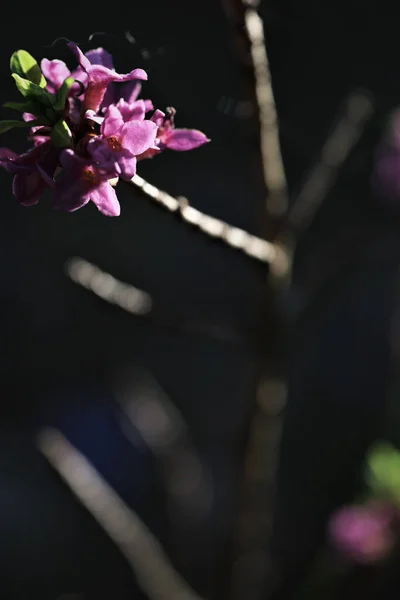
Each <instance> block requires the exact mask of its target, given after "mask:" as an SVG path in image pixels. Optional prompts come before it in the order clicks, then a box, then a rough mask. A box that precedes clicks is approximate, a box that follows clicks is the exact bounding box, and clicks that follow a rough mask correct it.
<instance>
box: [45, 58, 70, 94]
mask: <svg viewBox="0 0 400 600" xmlns="http://www.w3.org/2000/svg"><path fill="white" fill-rule="evenodd" d="M40 67H41V69H42V73H43V75H44V76H45V78H46V79H47V82H48V83H49V84H50V85H51V87H54V89H56V90H57V89H58V88H59V87H61V85H62V84H63V82H64V81H65V80H66V79H67V77H70V75H71V71H70V70H69V69H68V67H67V65H66V64H65V62H63V61H62V60H58V59H55V60H48V59H47V58H43V60H42V61H41V63H40Z"/></svg>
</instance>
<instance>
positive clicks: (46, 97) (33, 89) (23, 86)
mask: <svg viewBox="0 0 400 600" xmlns="http://www.w3.org/2000/svg"><path fill="white" fill-rule="evenodd" d="M12 77H13V78H14V79H15V83H16V86H17V88H18V91H19V92H20V93H21V94H22V95H23V96H24V97H25V98H27V100H30V101H33V102H39V103H40V104H42V105H43V106H47V107H49V106H53V104H54V102H55V98H56V97H55V95H54V94H50V92H48V91H47V90H44V89H43V88H41V87H40V86H39V85H36V83H33V82H32V81H29V80H28V79H24V78H23V77H20V76H19V75H18V74H17V73H12Z"/></svg>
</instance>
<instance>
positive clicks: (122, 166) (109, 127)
mask: <svg viewBox="0 0 400 600" xmlns="http://www.w3.org/2000/svg"><path fill="white" fill-rule="evenodd" d="M100 132H101V136H98V137H97V138H95V139H93V140H92V141H91V142H90V143H89V144H88V151H89V153H90V155H91V156H92V158H93V159H94V161H95V162H96V163H97V164H98V165H99V166H100V167H101V168H103V169H105V170H116V172H117V174H118V175H120V176H121V178H122V179H125V180H126V181H129V180H130V179H132V177H133V176H134V175H135V173H136V156H137V155H139V154H142V153H143V152H145V151H146V150H147V149H148V148H151V147H152V146H153V145H154V141H155V137H156V133H157V126H156V124H155V123H153V122H152V121H150V120H147V121H145V120H132V121H128V122H124V119H123V117H122V115H121V113H120V111H119V110H118V108H117V107H116V106H113V105H111V106H110V107H109V109H108V111H107V114H106V116H105V118H104V121H103V123H102V125H101V127H100Z"/></svg>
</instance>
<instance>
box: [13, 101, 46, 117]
mask: <svg viewBox="0 0 400 600" xmlns="http://www.w3.org/2000/svg"><path fill="white" fill-rule="evenodd" d="M3 106H4V108H12V109H13V110H18V111H19V112H21V113H24V112H26V113H31V114H32V115H35V116H39V114H41V113H42V110H43V109H42V107H41V106H40V104H39V103H37V102H30V101H28V102H5V103H4V104H3Z"/></svg>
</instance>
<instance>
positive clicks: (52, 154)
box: [0, 42, 209, 216]
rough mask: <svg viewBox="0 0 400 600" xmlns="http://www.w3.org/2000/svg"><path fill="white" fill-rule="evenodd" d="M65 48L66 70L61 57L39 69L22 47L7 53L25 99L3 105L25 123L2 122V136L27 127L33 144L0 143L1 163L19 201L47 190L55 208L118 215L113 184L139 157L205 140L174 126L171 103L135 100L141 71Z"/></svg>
mask: <svg viewBox="0 0 400 600" xmlns="http://www.w3.org/2000/svg"><path fill="white" fill-rule="evenodd" d="M68 46H69V48H70V49H71V50H72V52H73V53H74V54H75V56H76V58H77V61H78V67H77V69H76V70H74V71H73V72H72V73H71V72H70V70H69V69H68V67H67V65H66V64H65V63H64V62H62V61H60V60H47V59H43V60H42V62H41V65H40V67H39V65H38V64H37V63H36V62H35V61H34V59H33V58H32V57H31V56H30V55H29V54H28V53H27V52H25V51H22V50H21V51H18V52H16V53H14V55H13V57H12V58H11V70H12V74H13V77H14V79H15V81H16V85H17V88H18V90H19V91H20V92H21V93H22V95H23V96H24V99H25V100H26V101H25V102H23V103H7V104H6V105H5V106H8V107H10V108H14V109H16V110H19V111H20V112H22V118H23V121H2V122H0V133H1V132H2V131H6V130H7V129H10V128H12V127H21V126H22V127H23V126H26V127H28V128H29V136H28V137H29V139H30V140H31V141H32V143H33V147H32V148H31V149H30V150H28V151H27V152H26V153H24V154H22V155H18V154H16V153H15V152H13V151H12V150H9V149H7V148H0V165H1V166H3V167H4V168H6V169H7V170H8V171H9V172H10V173H12V174H13V175H14V180H13V193H14V195H15V197H16V199H17V200H18V202H20V203H21V204H23V205H25V206H32V205H34V204H36V203H37V202H38V201H39V199H40V197H41V195H42V193H43V192H44V191H45V189H46V188H51V189H52V190H53V204H54V206H55V207H56V208H59V209H62V210H66V211H74V210H77V209H78V208H81V207H82V206H84V205H85V204H87V203H88V202H89V201H92V202H93V203H94V204H95V205H96V206H97V208H98V209H99V210H100V211H101V212H102V213H103V214H105V215H107V216H118V215H119V214H120V205H119V202H118V199H117V195H116V193H115V189H114V188H115V185H116V183H117V182H118V180H119V179H122V180H124V181H130V180H131V179H132V177H133V176H134V175H135V173H136V167H137V161H138V160H141V159H144V158H151V157H153V156H155V155H157V154H159V153H160V152H162V151H163V150H165V149H166V148H169V149H171V150H177V151H185V150H192V149H194V148H198V147H199V146H201V145H203V144H204V143H206V142H208V141H209V140H208V139H207V137H206V136H205V135H204V134H203V133H202V132H201V131H197V130H193V129H175V125H174V117H175V110H174V109H173V108H168V109H167V110H166V112H165V113H164V112H162V111H160V110H154V107H153V104H152V102H151V101H150V100H141V99H138V96H139V94H140V91H141V81H145V80H147V74H146V73H145V71H143V70H142V69H135V70H133V71H131V72H130V73H127V74H125V75H121V74H119V73H117V72H116V71H115V70H114V68H113V60H112V57H111V55H110V54H109V53H108V52H107V51H106V50H104V49H102V48H98V49H96V50H90V51H89V52H87V53H86V54H83V52H82V51H81V50H80V48H79V47H78V46H77V45H76V44H74V43H72V42H71V43H69V44H68ZM149 113H151V116H150V117H149V118H148V117H147V115H148V114H149Z"/></svg>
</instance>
